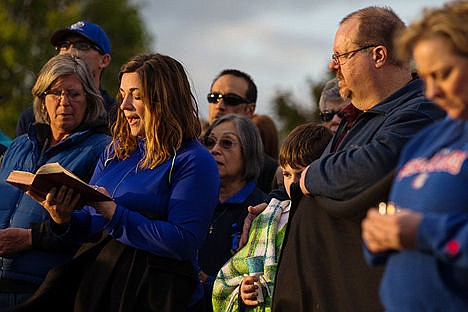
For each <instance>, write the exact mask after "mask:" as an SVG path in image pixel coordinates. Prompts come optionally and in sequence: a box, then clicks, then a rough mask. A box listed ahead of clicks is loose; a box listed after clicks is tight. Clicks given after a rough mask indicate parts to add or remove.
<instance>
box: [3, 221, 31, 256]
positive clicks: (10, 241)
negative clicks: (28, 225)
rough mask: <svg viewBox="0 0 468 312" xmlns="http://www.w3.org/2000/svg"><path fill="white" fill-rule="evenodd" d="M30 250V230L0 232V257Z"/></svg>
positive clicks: (8, 229)
mask: <svg viewBox="0 0 468 312" xmlns="http://www.w3.org/2000/svg"><path fill="white" fill-rule="evenodd" d="M31 248H32V234H31V229H21V228H7V229H3V230H0V256H7V255H11V254H14V253H17V252H20V251H24V250H29V249H31Z"/></svg>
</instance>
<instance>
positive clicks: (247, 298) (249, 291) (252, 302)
mask: <svg viewBox="0 0 468 312" xmlns="http://www.w3.org/2000/svg"><path fill="white" fill-rule="evenodd" d="M255 282H258V277H257V276H248V275H247V276H244V279H243V280H242V284H241V287H240V296H241V299H242V301H243V302H244V304H245V305H247V306H257V305H258V304H259V302H258V300H257V296H258V292H257V289H258V285H255V284H254V283H255Z"/></svg>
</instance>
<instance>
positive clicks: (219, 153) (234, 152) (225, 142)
mask: <svg viewBox="0 0 468 312" xmlns="http://www.w3.org/2000/svg"><path fill="white" fill-rule="evenodd" d="M207 142H210V143H211V144H206V145H207V148H208V150H209V151H210V152H211V154H212V155H213V157H214V159H215V160H216V163H217V164H218V170H219V176H220V178H221V182H222V183H226V182H227V181H241V180H242V176H243V175H244V160H243V158H242V149H241V143H240V140H239V137H238V134H237V130H236V127H235V125H234V123H233V122H232V121H225V122H222V123H220V124H219V125H217V126H216V127H214V128H213V129H212V131H211V133H210V135H209V136H208V139H207ZM214 143H215V144H214ZM213 144H214V145H213ZM211 145H212V146H211Z"/></svg>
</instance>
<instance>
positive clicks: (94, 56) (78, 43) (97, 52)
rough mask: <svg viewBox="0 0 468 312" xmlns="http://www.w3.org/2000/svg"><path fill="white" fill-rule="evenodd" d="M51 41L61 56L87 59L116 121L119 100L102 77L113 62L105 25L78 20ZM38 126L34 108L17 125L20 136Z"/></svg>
mask: <svg viewBox="0 0 468 312" xmlns="http://www.w3.org/2000/svg"><path fill="white" fill-rule="evenodd" d="M50 42H51V43H52V45H53V46H55V49H56V50H57V52H58V53H59V54H65V53H73V54H77V55H78V56H79V57H80V58H82V59H84V60H85V61H86V63H88V66H89V68H90V70H91V72H92V74H93V77H94V81H95V83H96V86H98V87H99V90H100V91H101V95H102V97H103V98H104V106H105V108H106V110H107V112H108V113H109V121H110V122H111V123H112V122H113V121H114V119H115V109H114V108H113V106H114V103H115V100H114V99H113V98H112V97H111V96H110V95H109V94H108V93H107V92H106V91H105V90H103V89H102V88H101V76H102V72H103V71H104V69H105V68H107V67H108V66H109V64H110V62H111V55H110V51H111V49H110V41H109V38H108V37H107V35H106V33H105V32H104V30H103V29H102V28H101V26H99V25H97V24H93V23H90V22H88V21H78V22H76V23H74V24H72V25H70V26H68V27H67V28H65V29H59V30H57V31H56V32H55V33H54V34H53V35H52V37H51V38H50ZM32 123H34V113H33V110H32V107H31V108H28V109H26V110H25V111H23V113H22V114H21V116H20V118H19V120H18V123H17V124H16V136H19V135H21V134H24V133H27V131H28V129H29V126H30V125H31V124H32Z"/></svg>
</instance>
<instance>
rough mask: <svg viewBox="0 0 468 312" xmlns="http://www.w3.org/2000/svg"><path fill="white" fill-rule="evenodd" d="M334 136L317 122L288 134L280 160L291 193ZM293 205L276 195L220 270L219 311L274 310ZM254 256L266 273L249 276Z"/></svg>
mask: <svg viewBox="0 0 468 312" xmlns="http://www.w3.org/2000/svg"><path fill="white" fill-rule="evenodd" d="M331 137H332V132H331V131H330V130H329V129H327V128H326V127H324V126H322V125H319V124H316V123H306V124H302V125H300V126H297V127H296V128H295V129H294V130H293V131H291V133H290V134H289V135H288V136H287V137H286V139H285V140H284V142H283V145H282V146H281V149H280V155H279V161H280V166H281V169H282V173H283V180H284V181H283V183H284V187H285V189H286V192H287V193H288V195H289V196H290V194H291V193H290V190H291V184H293V183H296V182H298V181H299V178H300V176H301V172H302V170H304V168H305V167H307V166H308V165H309V164H310V163H311V162H313V161H314V160H316V159H317V158H319V157H320V155H321V154H322V152H323V150H324V149H325V147H326V146H327V144H328V142H329V141H330V139H331ZM290 206H291V201H290V200H285V201H279V200H277V199H275V198H273V199H271V201H270V203H269V204H268V207H267V208H266V209H265V210H264V211H263V212H262V213H261V214H260V215H259V216H258V217H257V218H255V220H254V221H253V222H252V227H251V229H250V232H249V240H248V242H247V244H246V245H245V246H244V247H243V248H242V249H241V250H239V251H238V252H237V253H236V254H235V255H234V256H233V257H232V258H231V259H230V260H228V262H227V263H226V264H225V265H224V266H223V267H222V268H221V270H220V271H219V272H218V276H217V277H216V280H215V283H214V288H213V297H212V301H213V309H214V310H215V311H238V310H239V309H240V308H242V309H245V310H249V311H269V310H270V304H271V294H272V293H273V287H274V282H275V281H274V279H275V275H276V266H277V263H278V260H279V254H280V251H281V245H282V243H283V239H284V234H285V230H286V226H285V225H286V224H287V221H288V217H289V208H290ZM250 257H261V258H260V259H261V262H263V267H262V268H261V271H262V272H263V274H260V275H256V276H249V275H248V274H249V271H248V266H247V261H246V259H247V258H250ZM260 285H261V287H260Z"/></svg>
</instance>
